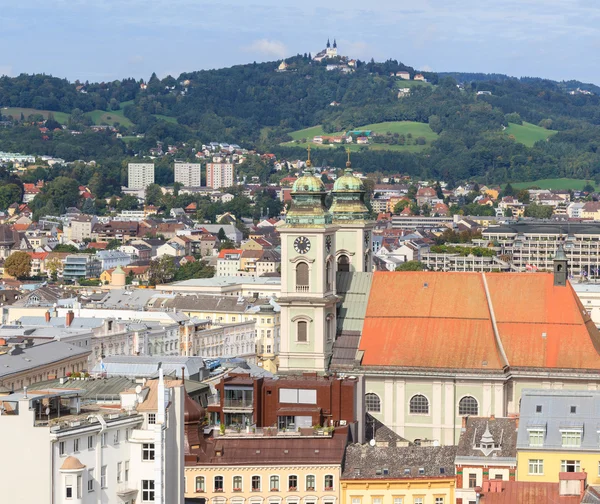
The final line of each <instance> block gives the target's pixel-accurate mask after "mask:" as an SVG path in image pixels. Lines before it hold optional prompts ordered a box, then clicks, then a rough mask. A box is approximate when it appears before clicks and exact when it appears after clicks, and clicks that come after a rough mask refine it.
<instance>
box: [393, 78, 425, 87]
mask: <svg viewBox="0 0 600 504" xmlns="http://www.w3.org/2000/svg"><path fill="white" fill-rule="evenodd" d="M423 86H425V87H432V86H433V84H432V83H431V82H423V81H418V80H405V79H398V80H397V81H396V87H397V88H398V89H400V88H414V87H423Z"/></svg>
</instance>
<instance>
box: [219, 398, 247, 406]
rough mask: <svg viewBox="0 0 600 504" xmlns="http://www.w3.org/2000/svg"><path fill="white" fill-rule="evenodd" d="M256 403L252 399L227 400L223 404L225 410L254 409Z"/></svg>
mask: <svg viewBox="0 0 600 504" xmlns="http://www.w3.org/2000/svg"><path fill="white" fill-rule="evenodd" d="M253 406H254V401H253V400H252V399H227V398H225V401H224V403H223V407H224V408H252V407H253Z"/></svg>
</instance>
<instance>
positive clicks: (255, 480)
mask: <svg viewBox="0 0 600 504" xmlns="http://www.w3.org/2000/svg"><path fill="white" fill-rule="evenodd" d="M252 491H253V492H260V476H252Z"/></svg>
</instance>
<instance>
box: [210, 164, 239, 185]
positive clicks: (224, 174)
mask: <svg viewBox="0 0 600 504" xmlns="http://www.w3.org/2000/svg"><path fill="white" fill-rule="evenodd" d="M233 171H234V170H233V163H207V164H206V185H207V186H208V187H212V188H213V189H219V188H221V187H231V186H232V185H233Z"/></svg>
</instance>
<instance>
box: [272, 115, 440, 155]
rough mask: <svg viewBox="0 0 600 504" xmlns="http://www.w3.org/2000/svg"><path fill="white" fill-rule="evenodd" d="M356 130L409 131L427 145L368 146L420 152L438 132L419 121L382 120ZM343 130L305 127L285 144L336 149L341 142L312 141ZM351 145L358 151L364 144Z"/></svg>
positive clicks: (336, 134)
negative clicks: (301, 141) (321, 143)
mask: <svg viewBox="0 0 600 504" xmlns="http://www.w3.org/2000/svg"><path fill="white" fill-rule="evenodd" d="M354 129H355V130H371V131H372V132H373V133H379V134H385V133H387V132H388V131H389V132H390V133H398V134H400V135H404V136H406V135H408V134H409V133H410V134H411V135H412V136H413V139H414V138H417V137H424V138H425V140H426V142H427V143H426V144H425V145H388V144H376V143H372V144H370V145H369V146H368V148H369V149H372V150H390V151H403V152H418V151H422V150H423V149H427V148H428V146H429V144H430V143H431V142H432V141H433V140H435V139H436V138H437V134H436V133H434V132H433V131H431V129H430V128H429V125H428V124H425V123H419V122H414V121H390V122H382V123H375V124H367V125H365V126H361V127H360V128H354ZM342 133H343V132H341V131H338V132H336V133H325V131H323V128H322V127H321V126H320V125H318V126H313V127H311V128H305V129H302V130H298V131H294V132H292V133H289V135H290V136H291V137H292V138H293V139H294V141H292V142H286V143H284V144H283V145H290V146H298V147H308V145H309V143H310V146H311V147H314V148H317V149H335V148H336V147H339V146H340V145H341V144H332V145H320V144H314V143H312V142H311V140H312V138H313V137H315V136H319V135H328V136H338V135H341V134H342ZM303 138H304V139H306V140H307V142H304V143H296V140H302V139H303ZM347 146H348V147H350V150H351V151H357V150H359V149H360V148H361V147H363V146H362V145H356V144H350V145H347Z"/></svg>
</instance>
